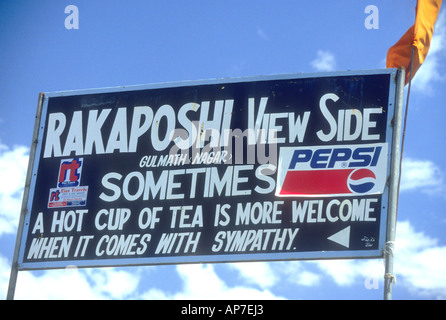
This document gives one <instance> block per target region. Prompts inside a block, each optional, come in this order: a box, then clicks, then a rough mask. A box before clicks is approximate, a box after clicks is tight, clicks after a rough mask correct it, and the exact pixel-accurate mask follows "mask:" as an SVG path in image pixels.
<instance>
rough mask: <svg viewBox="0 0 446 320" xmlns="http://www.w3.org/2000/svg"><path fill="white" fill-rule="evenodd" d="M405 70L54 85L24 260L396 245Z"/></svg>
mask: <svg viewBox="0 0 446 320" xmlns="http://www.w3.org/2000/svg"><path fill="white" fill-rule="evenodd" d="M394 78H395V70H378V71H373V72H356V73H353V72H348V73H338V74H321V75H316V76H315V75H287V76H278V77H261V78H250V79H230V80H224V81H217V80H212V81H200V82H184V83H173V84H161V85H150V86H138V87H127V88H125V87H123V88H115V89H99V90H87V91H72V92H62V93H50V94H45V99H44V104H43V109H42V117H41V121H40V130H39V134H38V139H39V140H38V148H37V153H36V158H35V162H34V168H33V180H32V186H31V193H30V197H29V201H28V214H27V216H26V220H25V227H24V232H23V238H22V244H21V250H20V257H19V266H20V268H21V269H34V268H53V267H64V266H67V265H76V266H106V265H135V264H164V263H187V262H217V261H245V260H281V259H320V258H339V257H341V258H342V257H378V256H381V250H382V246H383V243H384V238H385V222H386V215H387V201H388V187H387V184H386V183H387V179H388V176H389V163H390V154H391V149H392V146H391V141H392V127H391V121H390V120H391V118H392V116H393V112H394V108H393V104H394V98H395V97H394V96H395V94H394V91H395V79H394Z"/></svg>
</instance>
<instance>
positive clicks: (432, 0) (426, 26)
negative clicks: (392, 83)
mask: <svg viewBox="0 0 446 320" xmlns="http://www.w3.org/2000/svg"><path fill="white" fill-rule="evenodd" d="M442 2H443V0H418V1H417V6H416V9H415V11H416V17H415V24H414V25H413V26H412V27H410V28H409V30H407V32H406V33H405V34H404V35H403V36H402V37H401V39H400V40H398V42H397V43H395V45H393V46H392V47H390V49H389V51H388V52H387V62H386V66H387V68H398V67H404V68H405V69H406V84H407V83H408V82H409V79H410V77H412V78H413V77H414V76H415V73H416V72H417V70H418V69H419V68H420V66H421V65H422V64H423V62H424V59H425V58H426V56H427V53H428V52H429V47H430V44H431V39H432V35H433V33H434V25H435V21H437V17H438V13H439V12H440V7H441V3H442ZM412 48H414V55H413V62H412V75H411V74H410V72H409V68H410V59H411V57H412Z"/></svg>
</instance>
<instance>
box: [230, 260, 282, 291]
mask: <svg viewBox="0 0 446 320" xmlns="http://www.w3.org/2000/svg"><path fill="white" fill-rule="evenodd" d="M229 266H230V267H231V268H233V269H236V270H238V271H239V273H240V275H241V277H242V278H243V279H244V280H246V281H247V283H250V284H256V285H258V286H260V287H261V288H270V287H272V286H274V285H275V284H276V283H277V282H278V281H279V280H280V279H279V277H278V276H277V275H276V274H275V273H274V272H273V269H272V268H271V264H269V263H266V262H256V263H253V262H240V263H232V264H230V265H229Z"/></svg>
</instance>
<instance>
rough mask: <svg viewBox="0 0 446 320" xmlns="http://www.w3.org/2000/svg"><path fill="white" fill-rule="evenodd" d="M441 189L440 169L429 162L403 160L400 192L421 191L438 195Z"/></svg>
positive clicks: (410, 159) (441, 177)
mask: <svg viewBox="0 0 446 320" xmlns="http://www.w3.org/2000/svg"><path fill="white" fill-rule="evenodd" d="M442 188H443V174H442V172H441V170H440V168H439V167H438V166H437V165H436V164H435V163H433V162H432V161H429V160H418V159H413V158H410V157H404V158H403V165H402V168H401V186H400V190H401V191H412V190H416V191H422V192H425V193H430V194H432V193H438V192H439V191H441V190H442Z"/></svg>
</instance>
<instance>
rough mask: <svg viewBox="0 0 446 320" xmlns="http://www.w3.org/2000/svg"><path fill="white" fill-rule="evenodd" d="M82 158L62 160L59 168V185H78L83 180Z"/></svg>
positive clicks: (60, 186)
mask: <svg viewBox="0 0 446 320" xmlns="http://www.w3.org/2000/svg"><path fill="white" fill-rule="evenodd" d="M82 162H83V159H82V158H74V159H67V160H62V161H61V163H60V169H59V181H58V184H57V186H58V187H59V188H62V187H77V186H79V184H80V180H81V171H82Z"/></svg>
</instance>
